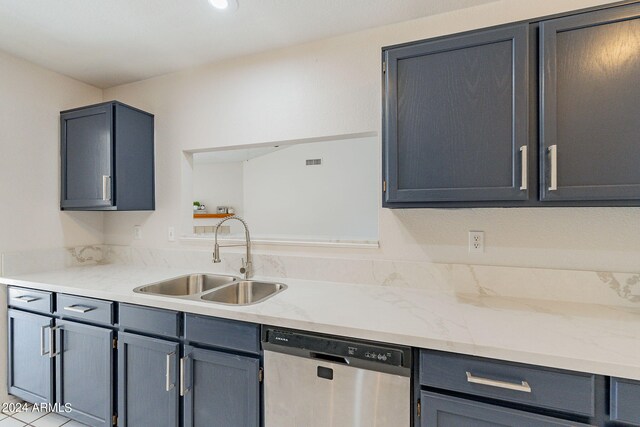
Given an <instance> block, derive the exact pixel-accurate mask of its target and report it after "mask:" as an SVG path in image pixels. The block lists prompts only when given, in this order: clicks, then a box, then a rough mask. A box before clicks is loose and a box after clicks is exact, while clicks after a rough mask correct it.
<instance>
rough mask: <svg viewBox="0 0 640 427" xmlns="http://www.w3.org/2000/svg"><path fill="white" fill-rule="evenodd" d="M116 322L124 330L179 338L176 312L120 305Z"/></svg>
mask: <svg viewBox="0 0 640 427" xmlns="http://www.w3.org/2000/svg"><path fill="white" fill-rule="evenodd" d="M118 320H119V322H118V323H119V324H120V327H121V328H123V329H125V330H132V331H140V332H147V333H149V334H154V335H162V336H165V337H172V338H177V337H179V336H180V313H179V312H177V311H171V310H162V309H159V308H151V307H143V306H140V305H132V304H120V310H119V315H118Z"/></svg>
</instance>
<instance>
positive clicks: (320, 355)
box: [310, 353, 349, 365]
mask: <svg viewBox="0 0 640 427" xmlns="http://www.w3.org/2000/svg"><path fill="white" fill-rule="evenodd" d="M310 356H311V358H312V359H317V360H323V361H325V362H331V363H340V364H342V365H348V364H349V359H347V358H346V357H342V356H334V355H332V354H324V353H311V354H310Z"/></svg>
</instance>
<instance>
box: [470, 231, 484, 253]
mask: <svg viewBox="0 0 640 427" xmlns="http://www.w3.org/2000/svg"><path fill="white" fill-rule="evenodd" d="M483 252H484V231H470V232H469V253H470V254H481V253H483Z"/></svg>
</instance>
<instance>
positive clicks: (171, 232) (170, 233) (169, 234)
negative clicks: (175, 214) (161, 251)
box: [167, 227, 176, 242]
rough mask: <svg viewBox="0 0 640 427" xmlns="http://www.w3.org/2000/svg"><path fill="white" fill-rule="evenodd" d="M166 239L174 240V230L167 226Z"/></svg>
mask: <svg viewBox="0 0 640 427" xmlns="http://www.w3.org/2000/svg"><path fill="white" fill-rule="evenodd" d="M167 240H169V241H170V242H175V241H176V230H175V228H173V227H169V228H168V229H167Z"/></svg>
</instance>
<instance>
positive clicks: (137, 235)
mask: <svg viewBox="0 0 640 427" xmlns="http://www.w3.org/2000/svg"><path fill="white" fill-rule="evenodd" d="M133 238H134V239H135V240H142V227H141V226H139V225H134V226H133Z"/></svg>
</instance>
